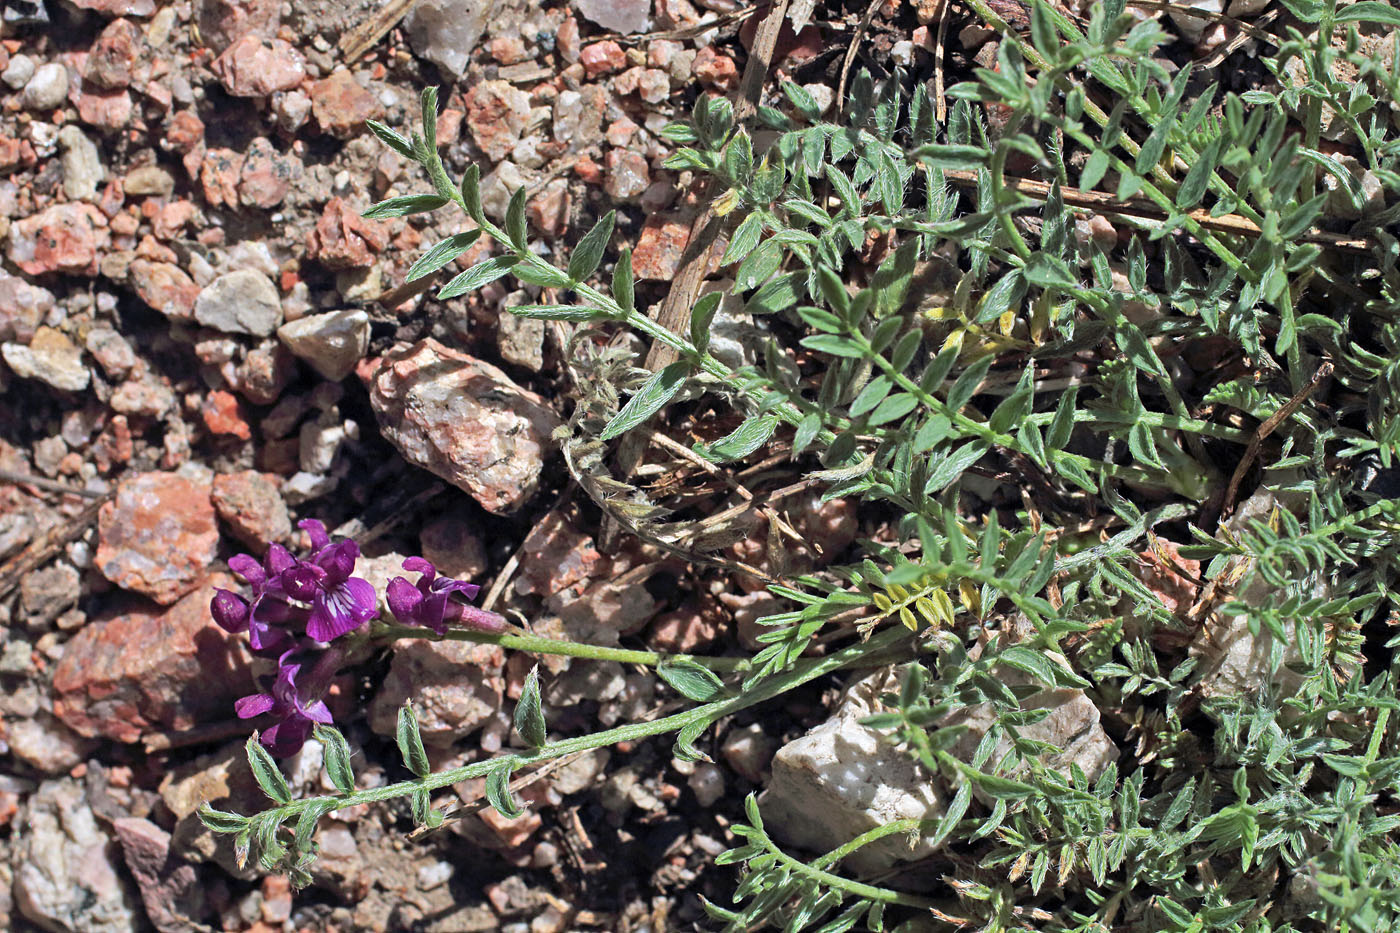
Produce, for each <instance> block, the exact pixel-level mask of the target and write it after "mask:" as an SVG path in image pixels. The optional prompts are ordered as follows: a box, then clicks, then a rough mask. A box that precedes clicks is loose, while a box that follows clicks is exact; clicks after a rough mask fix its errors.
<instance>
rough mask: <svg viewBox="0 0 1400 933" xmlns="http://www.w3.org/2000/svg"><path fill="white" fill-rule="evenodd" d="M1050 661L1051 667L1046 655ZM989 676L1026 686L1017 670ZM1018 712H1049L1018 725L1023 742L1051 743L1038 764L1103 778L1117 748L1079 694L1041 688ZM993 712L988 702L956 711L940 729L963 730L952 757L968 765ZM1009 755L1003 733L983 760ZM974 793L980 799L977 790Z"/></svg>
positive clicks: (1086, 699) (1065, 772) (1073, 690)
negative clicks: (1075, 768)
mask: <svg viewBox="0 0 1400 933" xmlns="http://www.w3.org/2000/svg"><path fill="white" fill-rule="evenodd" d="M1051 663H1055V660H1054V658H1053V656H1052V658H1051ZM994 674H995V676H996V677H997V678H998V679H1000V680H1001V681H1002V682H1003V683H1006V684H1008V685H1011V686H1026V685H1029V684H1032V683H1033V681H1032V679H1031V677H1030V676H1029V675H1027V674H1025V673H1024V672H1022V671H1019V670H1014V669H1010V668H1007V667H1004V666H998V667H996V668H995V669H994ZM1021 709H1023V710H1042V709H1043V710H1049V711H1050V712H1049V715H1047V716H1046V717H1045V718H1044V719H1042V720H1041V721H1040V722H1036V723H1031V724H1029V725H1024V726H1018V727H1017V731H1018V732H1019V733H1020V734H1021V736H1022V737H1023V738H1027V739H1030V740H1031V741H1033V742H1045V743H1047V744H1049V745H1054V746H1055V747H1057V748H1059V749H1060V751H1059V753H1057V754H1050V755H1046V756H1044V757H1042V758H1041V762H1042V763H1043V764H1044V765H1045V766H1046V767H1048V768H1051V769H1052V770H1055V771H1058V772H1060V774H1062V775H1064V776H1065V777H1069V775H1070V773H1071V767H1072V766H1073V765H1078V766H1079V768H1080V769H1082V770H1083V771H1084V774H1085V775H1086V776H1087V777H1088V778H1089V780H1090V781H1093V780H1095V779H1096V778H1098V776H1099V775H1100V774H1103V772H1104V769H1106V768H1107V767H1108V765H1109V763H1110V762H1112V761H1114V760H1115V759H1117V757H1118V748H1117V746H1115V745H1114V744H1113V740H1112V739H1110V738H1109V737H1108V734H1107V733H1105V732H1104V731H1103V726H1102V725H1101V724H1100V722H1099V708H1098V707H1097V706H1095V705H1094V701H1093V700H1091V699H1089V697H1088V696H1086V695H1085V693H1084V691H1083V690H1079V689H1077V688H1074V687H1046V688H1044V689H1041V690H1039V691H1037V692H1036V693H1033V694H1031V695H1030V696H1028V697H1026V698H1025V699H1023V700H1022V701H1021ZM996 719H997V714H996V711H995V710H994V709H993V707H992V705H991V704H990V703H982V704H979V705H977V706H971V707H967V708H965V709H961V710H957V711H956V712H954V713H953V714H952V715H950V716H949V717H948V718H947V719H945V720H944V721H943V722H942V723H941V725H944V726H954V725H962V726H965V727H966V728H967V731H966V732H964V733H963V734H962V735H961V736H960V737H959V739H958V742H957V744H956V745H954V747H953V754H954V755H956V756H958V757H959V758H961V759H962V760H963V761H970V760H971V759H972V757H973V755H974V754H975V753H976V751H977V746H978V745H979V744H980V743H981V742H982V738H983V736H985V735H986V734H987V730H988V729H989V728H991V727H992V725H993V724H994V723H995V722H996ZM1009 751H1011V739H1010V737H1009V736H1007V735H1005V734H1004V733H1003V735H1002V736H1001V738H1000V739H999V740H998V742H997V745H996V748H995V750H993V752H992V755H991V758H990V759H989V761H992V762H996V761H998V760H1000V759H1001V758H1002V757H1003V756H1004V755H1006V754H1007V753H1008V752H1009ZM1028 767H1029V766H1028V765H1026V764H1024V763H1023V764H1021V765H1019V766H1017V767H1015V768H1013V769H1012V770H1011V771H1010V772H1007V773H1006V775H1005V776H1007V777H1012V778H1015V777H1017V776H1019V775H1022V774H1024V773H1025V771H1026V769H1027V768H1028ZM974 792H975V793H977V795H978V796H979V797H980V796H982V795H981V793H980V792H979V791H977V790H976V788H974Z"/></svg>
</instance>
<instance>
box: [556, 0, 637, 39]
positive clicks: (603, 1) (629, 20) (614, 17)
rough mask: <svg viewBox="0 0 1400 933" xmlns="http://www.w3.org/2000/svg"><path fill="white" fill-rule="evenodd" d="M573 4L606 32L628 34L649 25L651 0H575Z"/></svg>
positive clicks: (585, 16)
mask: <svg viewBox="0 0 1400 933" xmlns="http://www.w3.org/2000/svg"><path fill="white" fill-rule="evenodd" d="M574 6H575V7H577V9H578V11H579V13H581V14H582V15H583V17H584V18H585V19H589V20H592V21H593V22H595V23H597V24H598V25H599V26H602V27H603V28H604V29H605V30H607V31H608V32H620V33H622V34H623V35H628V34H630V33H634V32H646V31H647V27H649V26H650V25H651V0H577V2H576V3H575V4H574Z"/></svg>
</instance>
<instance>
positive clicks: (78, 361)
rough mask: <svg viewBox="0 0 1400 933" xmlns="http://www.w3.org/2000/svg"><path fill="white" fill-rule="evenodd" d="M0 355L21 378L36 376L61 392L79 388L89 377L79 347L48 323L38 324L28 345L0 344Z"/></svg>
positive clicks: (35, 377)
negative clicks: (44, 325) (39, 326)
mask: <svg viewBox="0 0 1400 933" xmlns="http://www.w3.org/2000/svg"><path fill="white" fill-rule="evenodd" d="M0 356H3V357H4V359H5V362H6V364H8V365H9V367H10V369H11V370H12V371H13V372H14V374H15V375H16V376H19V377H20V378H21V379H38V380H39V381H40V382H47V383H48V384H49V385H51V386H53V387H54V388H55V389H62V390H63V391H65V392H81V391H82V390H83V389H86V388H87V386H88V382H89V381H90V380H91V379H92V374H91V373H90V372H88V369H87V367H86V366H84V365H83V357H82V350H81V349H79V348H78V347H77V346H76V345H75V344H74V343H73V341H71V340H69V339H68V336H67V335H66V334H64V333H63V332H62V331H57V330H54V329H53V328H51V327H41V328H39V329H38V330H37V331H36V332H35V334H34V337H33V339H32V340H30V341H29V345H28V346H25V345H24V344H19V343H7V344H4V345H3V346H0Z"/></svg>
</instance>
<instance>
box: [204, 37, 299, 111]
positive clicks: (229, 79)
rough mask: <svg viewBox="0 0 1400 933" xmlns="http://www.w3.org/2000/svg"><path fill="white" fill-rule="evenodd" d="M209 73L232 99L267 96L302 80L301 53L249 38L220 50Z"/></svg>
mask: <svg viewBox="0 0 1400 933" xmlns="http://www.w3.org/2000/svg"><path fill="white" fill-rule="evenodd" d="M211 70H212V71H213V72H214V75H215V77H217V78H218V79H219V81H220V83H222V84H223V86H224V89H225V90H226V91H228V92H229V93H230V94H232V95H234V96H235V97H267V96H268V95H269V94H272V93H274V92H276V91H287V90H291V89H292V88H294V87H296V86H298V85H299V84H301V82H302V80H303V79H305V78H306V65H305V62H304V61H303V60H302V57H301V53H300V52H298V51H297V50H296V49H295V48H293V47H292V45H291V44H290V43H288V42H284V41H282V40H281V39H263V38H260V37H258V36H251V35H249V36H244V37H243V38H241V39H239V40H238V41H237V42H235V43H233V44H232V45H230V46H229V47H228V48H226V49H224V51H223V53H222V54H220V55H219V57H218V58H216V59H215V60H214V64H213V65H212V66H211Z"/></svg>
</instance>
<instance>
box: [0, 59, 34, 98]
mask: <svg viewBox="0 0 1400 933" xmlns="http://www.w3.org/2000/svg"><path fill="white" fill-rule="evenodd" d="M38 67H39V66H38V65H35V64H34V59H32V58H30V57H29V56H28V55H16V56H14V57H13V58H11V59H10V63H9V64H8V65H6V66H5V71H4V73H3V74H0V81H4V82H5V84H6V86H8V87H9V88H10V90H12V91H18V90H19V89H20V88H22V87H24V86H25V85H26V84H28V83H29V79H30V78H32V77H34V71H35V69H37V68H38Z"/></svg>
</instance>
